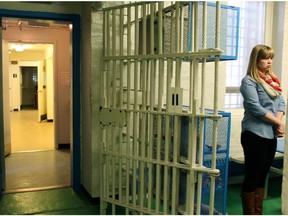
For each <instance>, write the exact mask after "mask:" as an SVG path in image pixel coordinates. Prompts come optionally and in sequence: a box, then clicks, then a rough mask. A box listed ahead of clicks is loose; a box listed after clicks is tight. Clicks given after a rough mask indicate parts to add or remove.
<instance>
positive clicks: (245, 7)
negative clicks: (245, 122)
mask: <svg viewBox="0 0 288 216" xmlns="http://www.w3.org/2000/svg"><path fill="white" fill-rule="evenodd" d="M229 5H232V6H236V7H240V20H239V28H240V29H239V41H238V59H237V60H233V61H227V62H226V73H227V76H226V95H225V108H241V107H243V99H242V95H241V94H240V91H239V87H240V84H241V80H242V78H243V77H244V76H245V75H246V70H247V66H248V62H249V57H250V52H251V50H252V48H253V47H254V46H255V45H257V44H263V43H264V31H265V8H266V6H265V2H256V1H255V2H254V1H253V2H252V1H231V2H229ZM255 13H257V15H255Z"/></svg>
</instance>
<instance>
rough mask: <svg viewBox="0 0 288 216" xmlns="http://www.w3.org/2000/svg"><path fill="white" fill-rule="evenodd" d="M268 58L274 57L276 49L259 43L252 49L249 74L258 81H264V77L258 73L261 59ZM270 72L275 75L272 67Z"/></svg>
mask: <svg viewBox="0 0 288 216" xmlns="http://www.w3.org/2000/svg"><path fill="white" fill-rule="evenodd" d="M267 58H271V59H273V58H274V50H273V49H272V48H271V47H269V46H266V45H262V44H258V45H256V46H255V47H254V48H253V49H252V51H251V54H250V59H249V64H248V68H247V75H249V76H250V77H252V78H253V79H254V80H256V81H257V82H258V83H261V82H262V79H261V78H260V76H259V73H258V64H259V62H260V60H261V59H267ZM268 73H269V74H271V75H274V76H275V74H274V72H273V71H272V69H270V70H269V71H268Z"/></svg>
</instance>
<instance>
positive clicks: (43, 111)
mask: <svg viewBox="0 0 288 216" xmlns="http://www.w3.org/2000/svg"><path fill="white" fill-rule="evenodd" d="M45 74H46V73H45V71H44V64H43V61H39V64H38V91H37V93H38V120H39V122H41V121H43V120H45V119H47V106H46V76H45Z"/></svg>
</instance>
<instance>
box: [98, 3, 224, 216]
mask: <svg viewBox="0 0 288 216" xmlns="http://www.w3.org/2000/svg"><path fill="white" fill-rule="evenodd" d="M166 4H167V3H166ZM197 6H198V3H197V2H195V3H194V4H189V5H187V4H186V5H185V4H183V3H181V2H176V3H175V4H171V5H169V6H167V5H164V2H152V3H145V2H138V3H132V4H128V5H121V6H117V7H110V8H106V9H104V10H103V16H104V26H105V27H104V35H105V36H104V38H105V39H104V40H105V41H104V47H105V52H104V56H103V65H104V69H103V71H102V77H101V79H102V80H101V83H102V87H101V91H102V92H101V94H102V104H101V107H100V109H99V112H100V119H101V122H100V124H101V127H102V154H101V155H102V159H101V161H102V171H101V173H102V175H101V176H102V178H101V211H102V212H101V213H102V214H105V212H106V209H107V205H108V204H109V205H111V206H112V214H115V213H116V207H117V206H121V207H124V208H125V214H178V213H179V212H180V210H179V206H180V201H179V199H180V200H181V199H182V198H183V197H181V194H179V187H180V186H181V184H183V182H185V184H186V185H185V189H186V192H185V194H186V197H185V202H186V205H185V207H184V209H182V213H184V214H193V213H194V211H195V213H197V214H200V213H201V190H202V189H201V187H202V175H203V174H207V175H208V176H209V178H210V181H211V185H210V187H211V190H210V203H209V205H210V207H209V208H210V210H209V213H210V214H213V213H214V190H215V178H216V176H217V175H219V170H218V169H216V146H217V122H218V120H219V119H220V118H221V116H220V115H218V108H217V94H218V90H217V88H218V86H217V73H218V70H219V69H218V67H219V65H218V63H217V61H218V60H219V56H220V55H222V54H223V52H222V51H221V50H220V49H217V47H216V48H209V49H206V47H205V37H203V42H202V43H203V45H202V46H203V48H204V49H203V50H201V51H199V50H197V48H195V47H198V45H197V43H198V38H197V35H198V34H199V33H198V32H197V31H196V30H195V28H194V27H195V26H196V25H197V23H196V22H193V21H191V20H190V21H189V25H190V26H187V25H188V24H187V18H186V17H187V14H188V13H190V12H189V11H194V13H193V16H194V17H193V19H194V20H197V19H198V18H197V16H198V15H197V13H198V9H197ZM206 7H207V5H206V3H204V6H203V13H204V14H203V17H205V13H207V10H206ZM216 9H217V11H216V13H217V14H220V13H219V11H220V9H219V7H217V8H216ZM167 11H168V12H167ZM203 20H204V21H203V27H202V29H203V32H201V35H206V32H205V31H206V29H207V26H206V24H205V19H203ZM218 20H219V17H218V18H217V20H216V22H218ZM165 23H166V25H167V23H168V24H169V27H168V28H167V27H165ZM184 23H185V25H186V26H185V27H184ZM218 24H219V23H218ZM193 25H194V27H193ZM216 26H217V24H216ZM193 28H194V30H195V31H194V34H193V37H192V38H191V47H192V48H193V49H192V52H187V51H185V49H187V47H186V46H183V41H187V38H186V36H187V31H188V29H189V31H191V29H193ZM218 28H219V26H218ZM167 34H168V35H167ZM169 35H170V36H169ZM217 37H218V36H217ZM217 37H216V42H215V43H216V44H217V40H218V39H217ZM164 39H165V41H164ZM167 40H168V41H167ZM169 40H170V42H169ZM185 43H186V42H185ZM211 58H213V59H214V58H215V59H216V60H215V61H214V64H215V71H214V73H215V87H214V90H213V91H214V95H215V96H214V97H215V100H214V113H210V114H207V113H205V110H204V107H205V101H204V100H201V103H200V104H199V96H198V92H199V91H201V90H199V89H198V88H199V86H198V83H201V82H202V85H201V86H202V87H203V86H204V85H205V83H204V81H203V80H201V79H200V76H199V75H198V74H199V73H202V76H201V77H202V78H203V77H205V75H204V74H205V63H206V61H207V60H208V59H211ZM200 62H201V65H202V67H201V69H202V70H200V66H199V65H200ZM187 68H188V70H187ZM185 70H186V71H188V72H187V74H186V75H185V77H187V78H188V81H187V82H188V83H189V84H188V87H187V86H185V88H188V89H189V98H188V99H187V98H185V99H186V101H188V104H187V105H188V106H187V107H188V108H187V107H186V109H183V88H184V86H183V80H182V79H183V78H182V77H183V73H184V72H183V71H185ZM210 73H211V72H210ZM201 93H202V95H201V96H202V97H205V95H203V94H204V90H203V89H202V91H201ZM183 117H185V118H186V119H188V127H189V133H187V137H188V144H187V149H188V153H187V155H186V156H183V155H180V147H181V142H182V140H181V124H182V123H181V122H182V118H183ZM206 118H209V119H211V120H212V121H213V144H212V158H211V165H210V166H209V167H205V166H204V165H203V157H202V155H203V134H204V123H203V122H204V120H205V119H206ZM199 131H200V132H199ZM197 146H198V147H197ZM181 173H185V177H184V178H185V181H183V182H182V179H183V175H181ZM196 185H197V188H196ZM197 191H198V192H197ZM196 193H197V195H195V194H196ZM190 203H193V204H190Z"/></svg>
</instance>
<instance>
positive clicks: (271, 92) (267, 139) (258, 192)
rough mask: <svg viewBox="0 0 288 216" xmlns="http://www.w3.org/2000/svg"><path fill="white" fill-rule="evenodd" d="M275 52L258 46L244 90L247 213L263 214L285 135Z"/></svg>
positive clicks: (242, 193)
mask: <svg viewBox="0 0 288 216" xmlns="http://www.w3.org/2000/svg"><path fill="white" fill-rule="evenodd" d="M273 57H274V51H273V49H272V48H270V47H268V46H266V45H257V46H255V47H254V48H253V49H252V51H251V54H250V60H249V65H248V69H247V74H246V76H245V77H244V78H243V79H242V82H241V86H240V92H241V94H242V96H243V98H244V102H243V105H244V110H245V112H244V118H243V120H242V132H241V145H242V147H243V151H244V157H245V178H244V182H243V186H242V192H241V195H242V207H243V214H250V215H254V214H262V206H263V199H264V186H265V179H266V176H267V174H268V172H269V170H270V167H271V165H272V162H273V159H274V155H275V152H276V147H277V137H281V136H284V131H285V128H284V124H283V122H282V116H283V115H284V111H285V102H284V100H283V97H282V95H281V93H282V89H281V85H280V81H279V79H278V78H277V77H276V75H275V74H274V73H273V71H272V59H273Z"/></svg>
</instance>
